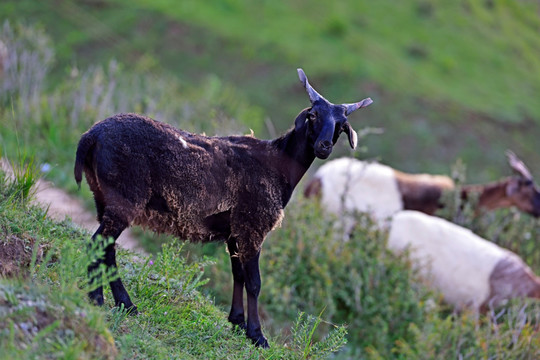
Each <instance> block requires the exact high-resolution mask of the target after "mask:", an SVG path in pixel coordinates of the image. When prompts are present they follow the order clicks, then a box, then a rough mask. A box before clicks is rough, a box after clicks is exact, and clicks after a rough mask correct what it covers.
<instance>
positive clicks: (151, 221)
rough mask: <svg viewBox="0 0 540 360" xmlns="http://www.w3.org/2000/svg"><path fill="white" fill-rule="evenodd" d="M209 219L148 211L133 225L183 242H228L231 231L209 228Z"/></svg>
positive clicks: (136, 219)
mask: <svg viewBox="0 0 540 360" xmlns="http://www.w3.org/2000/svg"><path fill="white" fill-rule="evenodd" d="M207 222H208V221H207V218H205V217H203V216H196V215H195V216H183V217H178V216H174V215H173V214H172V213H169V214H163V213H161V212H158V211H152V210H147V211H146V212H145V213H144V214H143V215H141V216H138V217H137V218H135V220H134V221H133V224H135V225H139V226H141V227H143V228H145V229H148V230H152V231H154V232H157V233H160V234H170V235H174V236H175V237H177V238H179V239H181V240H188V241H191V242H214V241H226V240H227V239H228V237H229V234H230V230H229V231H227V228H224V229H223V228H217V229H213V228H208V224H207Z"/></svg>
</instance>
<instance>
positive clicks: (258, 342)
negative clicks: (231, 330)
mask: <svg viewBox="0 0 540 360" xmlns="http://www.w3.org/2000/svg"><path fill="white" fill-rule="evenodd" d="M251 341H252V342H253V344H254V345H255V346H256V347H262V348H264V349H268V348H269V347H270V346H269V345H268V341H266V338H265V337H264V336H262V335H261V336H259V337H258V338H256V339H254V338H251Z"/></svg>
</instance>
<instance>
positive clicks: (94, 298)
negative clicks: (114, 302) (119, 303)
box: [88, 290, 104, 306]
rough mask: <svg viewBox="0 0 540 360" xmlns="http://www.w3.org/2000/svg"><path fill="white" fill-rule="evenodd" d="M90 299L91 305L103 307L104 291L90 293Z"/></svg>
mask: <svg viewBox="0 0 540 360" xmlns="http://www.w3.org/2000/svg"><path fill="white" fill-rule="evenodd" d="M88 298H90V303H92V304H93V305H97V306H103V304H104V301H103V291H99V290H94V291H90V292H89V293H88Z"/></svg>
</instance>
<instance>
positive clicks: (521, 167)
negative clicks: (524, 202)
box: [506, 150, 533, 180]
mask: <svg viewBox="0 0 540 360" xmlns="http://www.w3.org/2000/svg"><path fill="white" fill-rule="evenodd" d="M506 156H507V157H508V163H509V164H510V167H511V168H512V170H514V172H516V173H517V174H519V175H521V176H523V177H524V178H525V179H527V180H532V179H533V177H532V175H531V172H530V171H529V169H527V166H525V163H524V162H523V161H521V160H520V159H519V158H518V157H517V155H516V154H514V152H512V151H511V150H506Z"/></svg>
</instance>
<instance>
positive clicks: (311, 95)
mask: <svg viewBox="0 0 540 360" xmlns="http://www.w3.org/2000/svg"><path fill="white" fill-rule="evenodd" d="M296 71H298V77H299V78H300V81H301V82H302V84H303V85H304V87H305V88H306V91H307V93H308V95H309V100H310V101H311V103H312V104H313V103H314V102H315V101H317V100H320V99H322V100H325V101H328V100H326V99H325V98H324V97H323V96H322V95H321V94H319V93H318V92H317V91H315V89H314V88H313V87H311V85H309V81H308V79H307V76H306V74H305V73H304V70H302V69H300V68H298V69H296Z"/></svg>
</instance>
